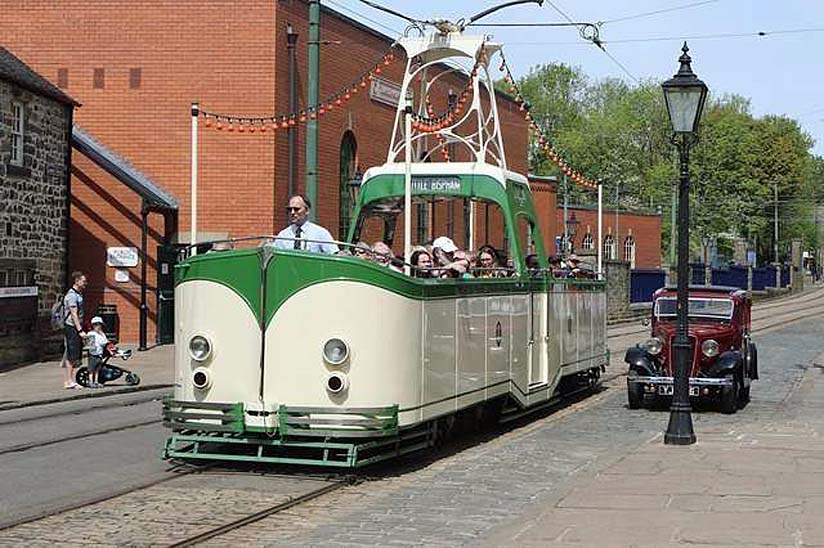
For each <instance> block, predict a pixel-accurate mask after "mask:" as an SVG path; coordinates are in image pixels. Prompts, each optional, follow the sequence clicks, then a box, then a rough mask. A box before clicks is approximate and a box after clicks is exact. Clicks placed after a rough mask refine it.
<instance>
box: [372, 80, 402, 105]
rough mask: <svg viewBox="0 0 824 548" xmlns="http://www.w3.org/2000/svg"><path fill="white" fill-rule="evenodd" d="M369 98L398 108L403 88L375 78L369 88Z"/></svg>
mask: <svg viewBox="0 0 824 548" xmlns="http://www.w3.org/2000/svg"><path fill="white" fill-rule="evenodd" d="M369 98H370V99H372V100H373V101H377V102H378V103H383V104H385V105H389V106H390V107H397V106H398V101H399V100H400V98H401V86H399V85H398V84H396V83H395V82H390V81H389V80H384V79H383V78H373V79H372V84H371V86H370V87H369Z"/></svg>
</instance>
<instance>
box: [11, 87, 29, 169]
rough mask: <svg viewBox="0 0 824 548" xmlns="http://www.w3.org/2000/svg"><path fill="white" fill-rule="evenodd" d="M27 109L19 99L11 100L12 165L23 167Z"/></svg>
mask: <svg viewBox="0 0 824 548" xmlns="http://www.w3.org/2000/svg"><path fill="white" fill-rule="evenodd" d="M25 113H26V109H25V108H24V106H23V103H21V102H19V101H12V102H11V158H10V159H9V162H10V163H11V164H12V165H15V166H20V167H23V141H24V137H25V131H24V127H25V116H26V114H25Z"/></svg>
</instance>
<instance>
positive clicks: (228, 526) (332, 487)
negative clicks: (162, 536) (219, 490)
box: [169, 477, 360, 548]
mask: <svg viewBox="0 0 824 548" xmlns="http://www.w3.org/2000/svg"><path fill="white" fill-rule="evenodd" d="M358 481H360V480H358V479H356V478H354V477H353V478H348V479H345V480H339V481H335V482H332V483H330V484H327V485H324V486H322V487H319V488H317V489H314V490H312V491H309V492H308V493H305V494H303V495H299V496H296V497H294V498H291V499H289V500H287V501H286V502H281V503H278V504H275V505H272V506H270V507H269V508H265V509H263V510H260V511H258V512H255V513H254V514H250V515H248V516H246V517H243V518H240V519H237V520H235V521H232V522H229V523H225V524H223V525H219V526H217V527H214V528H212V529H209V530H208V531H204V532H202V533H198V534H197V535H193V536H191V537H188V538H186V539H184V540H181V541H179V542H175V543H174V544H170V545H169V548H187V547H189V546H195V545H197V544H200V543H201V542H205V541H207V540H210V539H213V538H216V537H219V536H221V535H224V534H225V533H228V532H229V531H234V530H235V529H240V528H241V527H245V526H247V525H250V524H252V523H255V522H258V521H261V520H263V519H265V518H268V517H270V516H273V515H275V514H277V513H280V512H283V511H284V510H288V509H289V508H292V507H295V506H298V505H300V504H304V503H306V502H309V501H310V500H313V499H316V498H318V497H322V496H323V495H326V494H328V493H332V492H334V491H337V490H338V489H341V488H343V487H346V486H349V485H354V484H355V483H357V482H358Z"/></svg>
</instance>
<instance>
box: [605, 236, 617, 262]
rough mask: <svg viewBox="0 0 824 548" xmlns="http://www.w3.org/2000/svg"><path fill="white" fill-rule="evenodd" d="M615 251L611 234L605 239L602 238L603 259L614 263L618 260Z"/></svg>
mask: <svg viewBox="0 0 824 548" xmlns="http://www.w3.org/2000/svg"><path fill="white" fill-rule="evenodd" d="M617 251H618V250H617V249H615V240H614V239H613V237H612V234H607V237H606V238H604V258H606V259H607V260H612V261H614V260H615V259H617V258H618V254H617Z"/></svg>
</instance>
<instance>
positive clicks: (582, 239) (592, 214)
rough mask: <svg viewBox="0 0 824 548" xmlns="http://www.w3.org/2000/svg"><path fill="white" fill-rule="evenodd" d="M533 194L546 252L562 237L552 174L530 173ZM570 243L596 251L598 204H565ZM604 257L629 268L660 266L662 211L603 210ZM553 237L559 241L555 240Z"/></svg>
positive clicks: (579, 250)
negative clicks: (627, 265)
mask: <svg viewBox="0 0 824 548" xmlns="http://www.w3.org/2000/svg"><path fill="white" fill-rule="evenodd" d="M529 182H530V186H531V188H532V196H533V200H534V202H535V206H536V209H537V210H538V218H539V219H540V222H541V229H542V232H543V235H544V245H545V247H546V249H547V251H548V252H549V253H554V252H555V250H556V249H558V247H557V246H558V245H559V244H560V240H561V239H563V237H564V208H563V199H560V200H559V197H558V194H557V190H558V189H557V185H556V184H555V182H554V177H536V176H532V175H531V176H530V177H529ZM567 225H568V226H569V231H570V236H571V237H570V243H571V244H572V249H573V250H574V251H575V252H576V253H581V254H586V255H589V254H593V255H595V254H597V249H596V247H595V246H596V245H597V242H598V208H597V205H594V206H589V205H587V206H582V205H571V206H568V207H567ZM603 231H604V234H603V238H604V240H603V246H604V254H603V258H604V260H620V261H627V262H629V263H630V268H639V269H657V268H661V214H660V213H658V212H646V211H626V210H615V209H612V208H604V210H603ZM556 240H557V241H558V243H557V244H556Z"/></svg>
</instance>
